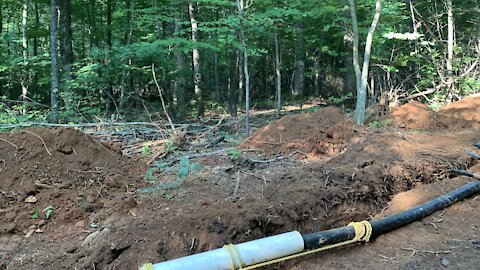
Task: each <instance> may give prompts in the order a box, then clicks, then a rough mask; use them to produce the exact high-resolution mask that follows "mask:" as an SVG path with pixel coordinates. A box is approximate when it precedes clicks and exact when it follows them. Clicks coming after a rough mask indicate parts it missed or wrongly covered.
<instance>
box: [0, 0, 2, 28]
mask: <svg viewBox="0 0 480 270" xmlns="http://www.w3.org/2000/svg"><path fill="white" fill-rule="evenodd" d="M1 33H3V2H2V1H0V34H1Z"/></svg>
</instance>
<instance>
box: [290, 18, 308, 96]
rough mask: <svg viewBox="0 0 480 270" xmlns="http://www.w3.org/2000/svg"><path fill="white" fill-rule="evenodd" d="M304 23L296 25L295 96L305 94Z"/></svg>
mask: <svg viewBox="0 0 480 270" xmlns="http://www.w3.org/2000/svg"><path fill="white" fill-rule="evenodd" d="M303 28H304V25H303V23H302V22H299V23H297V24H296V25H295V36H296V44H295V75H294V82H293V93H292V95H293V97H294V98H297V97H301V96H303V90H304V84H305V38H304V36H303Z"/></svg>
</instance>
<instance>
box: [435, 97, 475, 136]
mask: <svg viewBox="0 0 480 270" xmlns="http://www.w3.org/2000/svg"><path fill="white" fill-rule="evenodd" d="M439 113H440V114H441V115H443V116H448V117H452V118H455V119H460V120H464V121H469V122H473V123H472V124H474V125H475V126H476V127H477V128H478V127H480V94H476V95H472V96H468V97H466V98H464V99H462V100H459V101H456V102H453V103H451V104H449V105H447V106H445V107H443V108H442V109H441V110H440V111H439Z"/></svg>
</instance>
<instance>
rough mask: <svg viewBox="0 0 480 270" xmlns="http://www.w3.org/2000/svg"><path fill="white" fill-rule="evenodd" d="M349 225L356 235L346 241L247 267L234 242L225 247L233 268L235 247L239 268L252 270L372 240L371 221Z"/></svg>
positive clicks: (233, 269) (233, 268)
mask: <svg viewBox="0 0 480 270" xmlns="http://www.w3.org/2000/svg"><path fill="white" fill-rule="evenodd" d="M348 226H352V227H353V229H354V230H355V236H354V237H353V239H352V240H348V241H345V242H341V243H337V244H333V245H329V246H325V247H321V248H317V249H312V250H308V251H304V252H301V253H297V254H293V255H289V256H285V257H282V258H278V259H274V260H270V261H267V262H263V263H258V264H255V265H251V266H247V267H242V262H241V258H240V253H239V252H238V249H237V248H236V246H235V245H234V244H230V245H225V246H224V248H226V249H227V250H228V254H230V260H231V262H232V270H236V268H235V257H234V255H233V252H232V251H231V249H233V250H234V251H235V253H236V255H237V258H238V261H239V262H240V268H238V269H239V270H240V269H242V270H251V269H256V268H260V267H263V266H267V265H271V264H275V263H280V262H284V261H288V260H291V259H295V258H298V257H302V256H306V255H310V254H314V253H317V252H320V251H325V250H329V249H333V248H337V247H341V246H345V245H349V244H353V243H355V242H361V241H363V242H368V241H370V237H371V236H372V231H373V230H372V224H370V222H368V221H366V220H364V221H360V222H350V223H349V224H348Z"/></svg>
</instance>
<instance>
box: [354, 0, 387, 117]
mask: <svg viewBox="0 0 480 270" xmlns="http://www.w3.org/2000/svg"><path fill="white" fill-rule="evenodd" d="M348 3H349V4H350V12H351V16H352V27H353V67H354V69H355V77H356V85H357V102H356V106H355V122H356V123H357V124H359V125H363V123H364V121H365V105H366V101H367V80H368V68H369V64H370V53H371V50H372V42H373V34H374V32H375V28H376V27H377V23H378V20H379V19H380V13H381V11H382V5H381V0H377V1H376V5H375V6H376V8H375V16H374V18H373V21H372V24H371V26H370V29H369V30H368V34H367V39H366V41H365V53H364V57H363V67H362V69H360V60H359V53H358V43H359V33H358V22H357V12H356V8H355V0H348Z"/></svg>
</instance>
